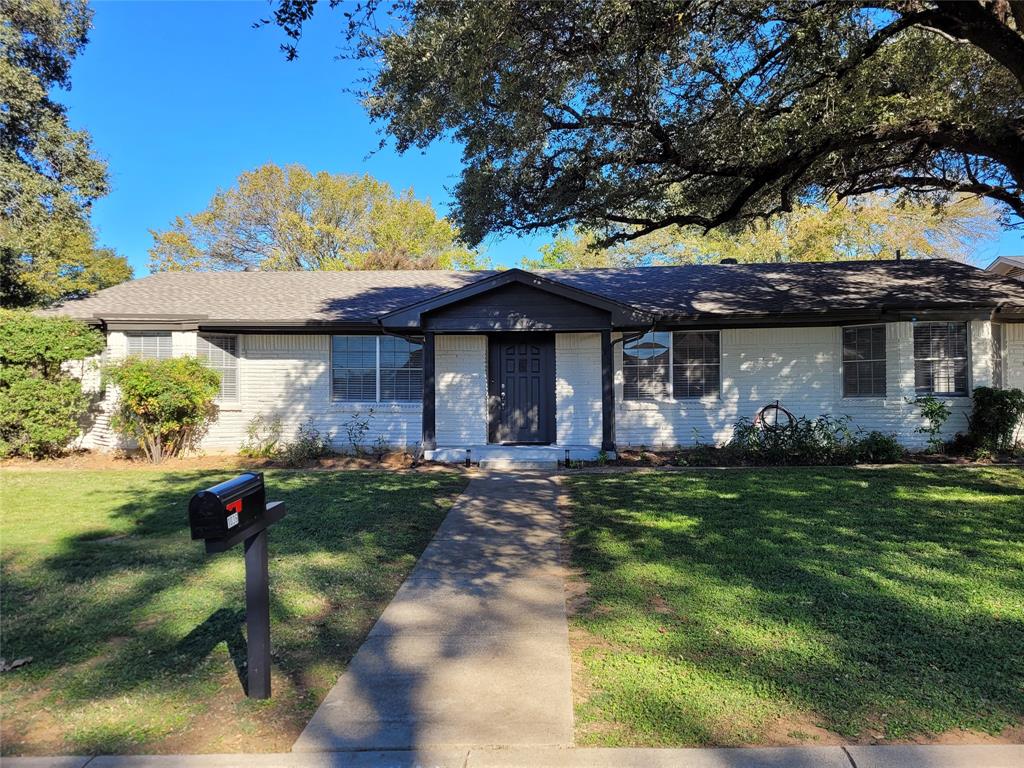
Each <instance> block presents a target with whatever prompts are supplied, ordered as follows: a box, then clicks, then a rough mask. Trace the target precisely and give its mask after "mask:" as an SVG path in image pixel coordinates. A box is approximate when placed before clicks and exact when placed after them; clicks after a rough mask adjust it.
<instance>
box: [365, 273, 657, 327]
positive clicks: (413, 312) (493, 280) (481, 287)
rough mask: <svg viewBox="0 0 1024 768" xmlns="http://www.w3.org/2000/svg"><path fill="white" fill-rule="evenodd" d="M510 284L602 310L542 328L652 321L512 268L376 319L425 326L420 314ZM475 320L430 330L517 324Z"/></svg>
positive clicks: (641, 313)
mask: <svg viewBox="0 0 1024 768" xmlns="http://www.w3.org/2000/svg"><path fill="white" fill-rule="evenodd" d="M510 286H523V287H528V288H530V289H532V290H533V291H535V292H537V293H541V294H544V295H546V296H547V297H548V300H549V301H550V300H557V299H561V300H564V301H568V302H572V303H574V304H576V305H578V306H579V305H582V306H583V307H586V308H588V309H589V310H591V311H594V312H599V313H603V314H604V315H605V316H606V317H607V319H605V318H604V317H602V319H601V321H600V322H598V323H596V324H595V322H594V320H592V319H589V318H588V320H587V321H585V322H584V323H581V324H580V323H574V324H572V325H571V326H566V327H561V326H559V327H547V328H544V330H599V329H600V328H604V327H608V326H609V324H610V325H611V326H619V325H630V324H634V325H635V324H639V325H645V324H648V323H651V322H653V320H654V315H652V314H651V313H649V312H647V311H645V310H642V309H638V308H636V307H633V306H630V305H628V304H623V303H621V302H618V301H615V300H613V299H609V298H606V297H604V296H598V295H597V294H594V293H590V292H589V291H585V290H583V289H581V288H576V287H574V286H571V285H567V284H565V283H562V282H558V281H556V280H551V279H550V278H547V277H544V276H542V275H537V274H534V273H532V272H526V271H524V270H522V269H518V268H514V269H509V270H505V271H503V272H499V273H497V274H495V275H492V276H490V277H486V278H484V279H482V280H478V281H477V282H475V283H471V284H469V285H467V286H464V287H462V288H456V289H454V290H451V291H446V292H445V293H442V294H440V295H438V296H434V297H432V298H429V299H425V300H424V301H420V302H417V303H415V304H410V305H409V306H407V307H402V308H401V309H398V310H395V311H394V312H389V313H387V314H385V315H382V316H381V317H380V318H379V322H380V323H381V325H383V326H384V327H386V328H421V327H422V328H425V327H427V325H428V324H429V322H430V321H429V320H428V319H427V318H426V317H424V316H430V315H438V314H441V313H442V310H450V309H451V308H454V307H457V305H459V304H462V303H464V302H470V301H471V300H473V299H475V298H477V297H480V296H484V295H486V294H490V293H493V292H495V291H499V290H500V289H502V288H507V287H510ZM484 301H485V302H486V299H484ZM478 321H479V318H474V324H473V325H469V326H457V327H456V326H450V327H447V328H442V327H435V328H434V330H439V331H440V330H446V331H449V332H451V331H457V330H477V331H486V330H519V328H518V327H513V328H509V327H501V328H497V327H494V326H488V325H486V324H480V323H479V322H478ZM524 330H525V328H524ZM536 330H540V328H537V329H536Z"/></svg>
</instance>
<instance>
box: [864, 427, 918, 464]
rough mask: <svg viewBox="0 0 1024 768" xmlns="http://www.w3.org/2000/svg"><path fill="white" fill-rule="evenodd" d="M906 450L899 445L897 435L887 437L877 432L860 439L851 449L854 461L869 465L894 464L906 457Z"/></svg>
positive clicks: (869, 433)
mask: <svg viewBox="0 0 1024 768" xmlns="http://www.w3.org/2000/svg"><path fill="white" fill-rule="evenodd" d="M906 453H907V451H906V449H905V448H904V447H903V446H902V445H900V444H899V441H898V440H897V439H896V435H887V434H885V433H884V432H878V431H877V430H875V431H872V432H868V433H867V434H866V435H864V436H863V437H861V438H858V439H857V440H856V442H854V444H853V446H852V447H851V454H852V457H853V459H854V461H859V462H864V463H867V464H893V463H895V462H897V461H899V460H900V459H902V458H903V457H904V456H905V455H906Z"/></svg>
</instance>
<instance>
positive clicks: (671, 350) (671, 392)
mask: <svg viewBox="0 0 1024 768" xmlns="http://www.w3.org/2000/svg"><path fill="white" fill-rule="evenodd" d="M652 332H653V331H644V332H643V333H640V334H632V333H630V334H626V333H624V334H623V335H622V354H621V356H620V370H621V371H622V402H623V403H692V402H700V401H703V400H721V398H722V331H721V329H719V328H706V329H705V328H681V329H676V330H670V331H665V333H668V388H667V390H666V391H667V395H665V396H664V397H639V398H637V397H628V398H627V397H626V374H625V371H626V342H627V341H633V340H634V339H641V338H643V337H644V336H646V335H647V334H648V333H652ZM658 332H659V333H660V332H661V331H658ZM677 333H716V334H718V394H715V395H700V396H698V397H676V396H675V384H676V381H675V371H674V368H675V362H674V360H675V352H676V349H675V347H676V334H677ZM631 367H634V366H631Z"/></svg>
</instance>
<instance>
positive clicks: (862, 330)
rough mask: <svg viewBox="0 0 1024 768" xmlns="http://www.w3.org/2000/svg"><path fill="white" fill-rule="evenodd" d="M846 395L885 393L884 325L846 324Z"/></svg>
mask: <svg viewBox="0 0 1024 768" xmlns="http://www.w3.org/2000/svg"><path fill="white" fill-rule="evenodd" d="M843 397H885V326H884V325H863V326H857V327H855V328H843Z"/></svg>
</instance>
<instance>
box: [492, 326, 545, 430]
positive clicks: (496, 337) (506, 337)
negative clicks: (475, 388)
mask: <svg viewBox="0 0 1024 768" xmlns="http://www.w3.org/2000/svg"><path fill="white" fill-rule="evenodd" d="M510 342H514V343H519V344H532V345H534V346H538V347H540V349H541V367H542V375H543V377H544V381H543V384H542V386H541V394H540V402H539V403H538V408H539V409H540V419H539V421H540V433H539V434H538V436H537V437H538V439H536V440H529V441H515V440H507V439H503V437H504V436H503V435H502V431H503V430H502V423H501V416H502V409H501V378H502V377H501V346H502V345H503V344H508V343H510ZM555 435H556V432H555V334H553V333H494V334H488V337H487V442H489V443H493V444H499V445H517V444H519V445H551V444H552V443H554V442H555Z"/></svg>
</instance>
